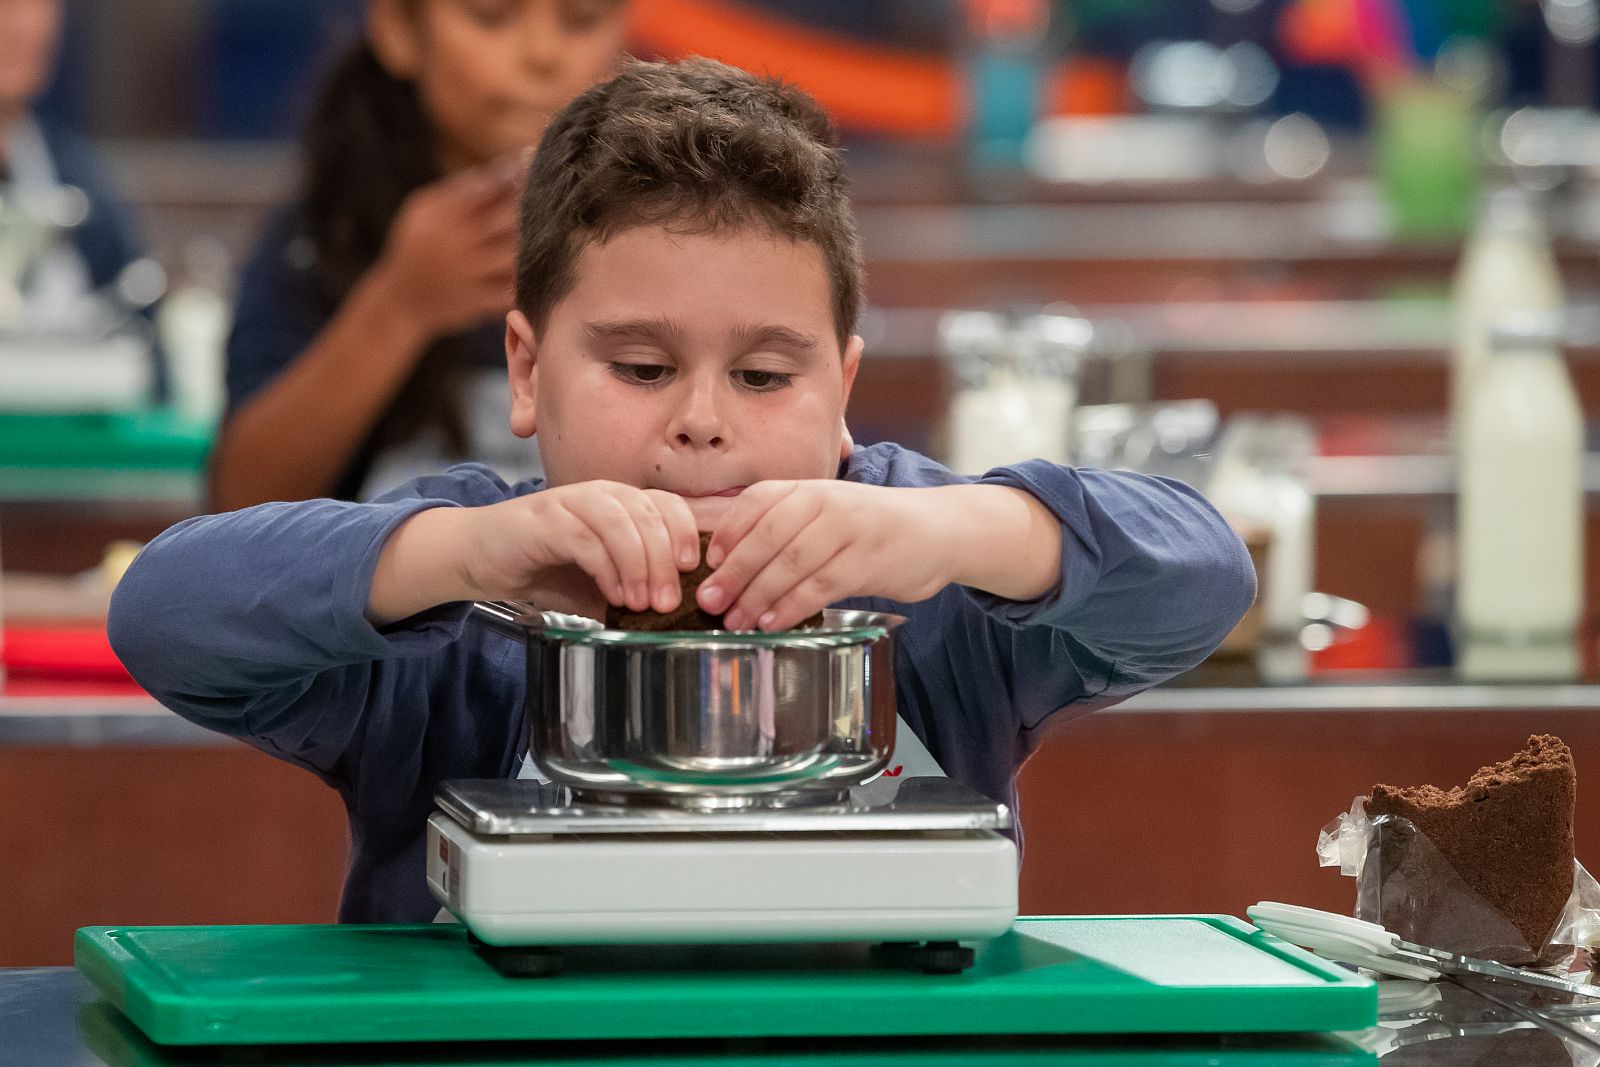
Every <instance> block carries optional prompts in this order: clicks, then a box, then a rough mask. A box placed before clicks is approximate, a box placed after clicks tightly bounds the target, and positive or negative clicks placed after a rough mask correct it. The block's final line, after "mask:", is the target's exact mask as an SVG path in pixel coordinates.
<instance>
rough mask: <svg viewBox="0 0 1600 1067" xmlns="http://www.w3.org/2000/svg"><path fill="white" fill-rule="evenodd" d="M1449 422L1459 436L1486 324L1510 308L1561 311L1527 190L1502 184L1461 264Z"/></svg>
mask: <svg viewBox="0 0 1600 1067" xmlns="http://www.w3.org/2000/svg"><path fill="white" fill-rule="evenodd" d="M1453 296H1454V304H1455V327H1454V337H1453V340H1452V346H1451V367H1450V425H1451V432H1452V434H1453V435H1457V436H1459V434H1460V432H1461V426H1462V423H1463V421H1464V420H1465V418H1466V412H1467V404H1468V397H1470V395H1471V394H1472V392H1473V390H1474V389H1475V387H1476V385H1477V383H1478V382H1479V380H1480V379H1481V377H1482V375H1483V369H1484V366H1485V365H1486V363H1487V362H1488V356H1489V330H1490V328H1491V327H1492V326H1493V325H1494V324H1495V323H1496V322H1499V321H1501V320H1502V319H1504V318H1505V317H1506V316H1508V315H1515V314H1518V313H1520V312H1526V311H1532V312H1555V311H1560V310H1561V309H1562V307H1563V306H1564V303H1565V294H1564V292H1563V290H1562V286H1561V273H1560V270H1559V268H1558V267H1557V265H1556V260H1555V256H1554V255H1552V254H1551V251H1550V243H1549V238H1548V237H1547V235H1546V233H1545V228H1544V223H1543V220H1542V219H1541V218H1540V214H1539V210H1538V207H1537V206H1536V204H1535V203H1534V201H1533V199H1532V198H1531V197H1530V196H1529V194H1527V193H1525V192H1523V191H1521V190H1516V189H1502V190H1500V191H1499V192H1497V193H1495V194H1494V195H1493V196H1492V197H1491V198H1490V200H1489V202H1488V204H1487V205H1486V207H1485V210H1484V211H1483V214H1482V216H1481V217H1480V218H1479V220H1478V225H1477V227H1476V229H1475V230H1474V231H1473V234H1472V237H1471V238H1470V239H1469V240H1468V242H1467V245H1466V248H1465V249H1464V250H1463V252H1462V255H1461V262H1460V265H1459V266H1458V267H1457V269H1456V277H1455V285H1454V291H1453Z"/></svg>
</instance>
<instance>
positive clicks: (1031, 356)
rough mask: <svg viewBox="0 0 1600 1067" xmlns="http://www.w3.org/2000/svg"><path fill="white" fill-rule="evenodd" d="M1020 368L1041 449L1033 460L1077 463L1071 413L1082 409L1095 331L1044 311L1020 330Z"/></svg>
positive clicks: (1085, 323) (1075, 320) (1073, 318)
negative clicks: (1084, 366)
mask: <svg viewBox="0 0 1600 1067" xmlns="http://www.w3.org/2000/svg"><path fill="white" fill-rule="evenodd" d="M1015 336H1016V343H1015V346H1016V353H1017V357H1016V358H1017V370H1018V373H1019V375H1020V377H1021V379H1022V382H1021V384H1022V386H1023V388H1024V389H1025V390H1026V391H1027V394H1028V402H1029V404H1030V405H1031V406H1032V408H1033V417H1032V421H1033V434H1032V436H1033V437H1035V438H1036V439H1037V447H1036V448H1035V449H1034V450H1033V453H1032V455H1030V456H1027V457H1025V458H1028V459H1034V458H1037V459H1046V460H1049V461H1050V462H1051V463H1059V464H1062V465H1066V464H1068V463H1071V462H1072V441H1073V436H1072V433H1073V432H1072V413H1073V410H1074V409H1075V408H1076V407H1077V406H1078V366H1079V363H1080V361H1081V359H1082V356H1083V353H1084V351H1085V350H1086V349H1087V348H1088V347H1089V343H1090V341H1091V340H1092V339H1093V336H1094V327H1093V326H1092V325H1091V324H1090V323H1089V321H1088V320H1086V319H1081V318H1078V317H1077V316H1074V315H1065V314H1060V313H1055V312H1043V313H1041V314H1037V315H1030V316H1029V317H1028V318H1026V319H1024V320H1023V321H1022V322H1021V324H1020V325H1019V326H1018V327H1017V330H1016V334H1015Z"/></svg>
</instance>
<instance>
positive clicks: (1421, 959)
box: [1245, 900, 1600, 1011]
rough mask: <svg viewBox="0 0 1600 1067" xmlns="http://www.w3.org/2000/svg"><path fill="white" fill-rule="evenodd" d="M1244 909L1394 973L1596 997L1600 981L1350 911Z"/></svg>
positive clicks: (1335, 954) (1278, 932) (1281, 932)
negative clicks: (1478, 979)
mask: <svg viewBox="0 0 1600 1067" xmlns="http://www.w3.org/2000/svg"><path fill="white" fill-rule="evenodd" d="M1245 914H1246V915H1248V916H1249V917H1250V921H1251V922H1253V923H1255V924H1256V925H1257V926H1259V927H1260V928H1261V929H1263V930H1265V931H1266V932H1267V933H1269V934H1273V935H1274V936H1276V937H1281V938H1283V939H1284V940H1285V941H1289V942H1291V943H1293V944H1296V945H1300V946H1301V947H1303V948H1307V949H1310V950H1311V951H1312V952H1315V953H1316V954H1317V955H1319V956H1321V957H1323V958H1324V959H1330V960H1336V961H1338V962H1340V963H1349V964H1354V965H1355V966H1357V967H1365V968H1367V969H1368V970H1371V971H1377V972H1378V973H1379V974H1387V975H1392V976H1393V977H1395V978H1419V979H1421V980H1423V981H1431V980H1432V979H1435V978H1439V977H1442V976H1444V975H1456V974H1476V975H1482V976H1483V977H1485V978H1494V979H1497V980H1499V981H1503V982H1516V983H1517V984H1519V985H1527V986H1535V987H1537V988H1539V989H1544V990H1550V991H1554V992H1558V993H1576V994H1578V995H1580V996H1585V997H1596V998H1600V985H1591V984H1590V983H1588V982H1580V981H1578V980H1577V979H1574V978H1562V977H1561V976H1560V975H1555V974H1546V973H1544V972H1543V971H1532V970H1528V969H1526V968H1523V967H1509V966H1507V965H1506V964H1503V963H1496V962H1494V961H1493V960H1480V959H1475V958H1473V957H1471V956H1462V955H1458V954H1456V953H1454V952H1446V951H1444V950H1443V949H1437V948H1429V947H1428V946H1426V945H1417V944H1413V943H1412V942H1410V941H1402V940H1400V938H1399V936H1398V935H1396V934H1392V933H1390V932H1389V931H1388V930H1387V929H1385V928H1384V927H1382V926H1379V925H1378V924H1377V923H1369V922H1367V921H1366V920H1364V919H1357V918H1353V917H1352V916H1349V915H1337V914H1335V913H1334V912H1331V911H1318V910H1317V909H1316V908H1302V907H1300V906H1298V905H1295V904H1279V903H1276V902H1274V901H1270V900H1264V901H1262V902H1261V903H1259V904H1256V905H1254V906H1252V907H1251V908H1249V909H1247V910H1246V911H1245ZM1597 1011H1600V1007H1597Z"/></svg>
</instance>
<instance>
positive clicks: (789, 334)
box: [733, 326, 817, 351]
mask: <svg viewBox="0 0 1600 1067" xmlns="http://www.w3.org/2000/svg"><path fill="white" fill-rule="evenodd" d="M733 339H734V341H735V342H736V343H737V344H738V345H739V347H740V348H742V349H744V350H746V351H749V350H751V349H757V348H791V349H797V350H801V351H804V350H807V349H812V348H816V347H817V339H816V338H815V337H812V336H811V335H810V334H805V333H801V332H800V331H799V330H791V329H790V328H789V327H787V326H741V327H739V328H738V329H737V330H734V331H733Z"/></svg>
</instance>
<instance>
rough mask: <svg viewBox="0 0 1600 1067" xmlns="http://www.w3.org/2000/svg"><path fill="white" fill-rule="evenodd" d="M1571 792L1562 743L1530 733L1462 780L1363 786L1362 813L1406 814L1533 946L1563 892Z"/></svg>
mask: <svg viewBox="0 0 1600 1067" xmlns="http://www.w3.org/2000/svg"><path fill="white" fill-rule="evenodd" d="M1577 792H1578V776H1577V770H1576V768H1575V767H1574V766H1573V762H1572V752H1571V750H1569V749H1568V748H1567V746H1566V745H1565V744H1564V743H1563V742H1562V741H1561V739H1560V738H1557V737H1552V736H1550V735H1549V734H1540V735H1538V736H1536V737H1530V738H1529V739H1528V747H1527V748H1525V749H1523V750H1522V751H1521V752H1518V753H1517V754H1516V755H1514V756H1512V757H1511V758H1510V759H1508V760H1506V761H1504V762H1503V763H1496V764H1494V765H1492V766H1489V767H1484V768H1482V769H1480V770H1479V771H1477V772H1476V773H1475V774H1473V776H1472V777H1471V778H1470V779H1468V780H1467V784H1466V785H1465V786H1460V787H1457V788H1454V789H1440V788H1439V787H1437V786H1431V785H1423V786H1414V787H1409V788H1401V787H1396V786H1389V785H1377V786H1373V788H1372V795H1371V798H1370V799H1369V801H1368V803H1367V815H1368V816H1369V817H1371V818H1376V817H1377V816H1380V815H1395V816H1399V817H1401V818H1404V819H1407V820H1409V821H1410V822H1411V823H1412V824H1413V825H1414V826H1415V827H1416V828H1417V830H1418V831H1419V832H1420V833H1422V834H1424V835H1426V836H1427V838H1428V840H1429V841H1430V842H1432V843H1433V845H1434V847H1435V848H1437V849H1438V851H1439V852H1440V853H1441V854H1442V855H1443V856H1444V858H1445V859H1447V860H1449V862H1450V864H1451V866H1452V867H1454V868H1455V871H1456V872H1457V873H1458V874H1459V875H1460V877H1461V880H1462V881H1463V882H1465V883H1466V884H1467V886H1468V887H1469V888H1470V889H1472V890H1474V891H1475V892H1476V893H1478V894H1479V895H1480V896H1481V897H1482V898H1483V899H1484V900H1485V901H1487V902H1488V903H1489V904H1490V905H1491V906H1492V907H1493V908H1494V909H1495V910H1497V911H1499V912H1500V913H1501V914H1502V915H1504V916H1505V917H1506V919H1507V920H1508V921H1510V922H1511V924H1512V925H1513V926H1515V927H1516V928H1517V930H1518V931H1519V932H1520V933H1521V934H1522V936H1523V938H1524V939H1525V940H1526V942H1527V944H1528V946H1529V948H1530V949H1532V950H1533V952H1535V953H1537V952H1539V951H1540V950H1541V949H1542V948H1543V947H1544V945H1545V942H1546V941H1547V940H1548V939H1549V937H1550V934H1551V932H1552V931H1553V930H1554V928H1555V923H1556V920H1557V919H1558V918H1560V916H1561V911H1562V909H1563V908H1565V907H1566V903H1567V898H1568V897H1569V896H1571V894H1572V859H1573V838H1572V818H1573V808H1574V805H1575V803H1576V800H1577ZM1396 841H1397V844H1398V843H1399V842H1401V841H1403V836H1402V837H1398V838H1397V839H1396ZM1389 862H1394V859H1393V858H1391V859H1390V860H1389ZM1386 910H1387V909H1386ZM1383 921H1384V922H1385V925H1387V923H1388V920H1387V919H1385V920H1383ZM1397 932H1398V931H1397ZM1402 936H1404V935H1402Z"/></svg>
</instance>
